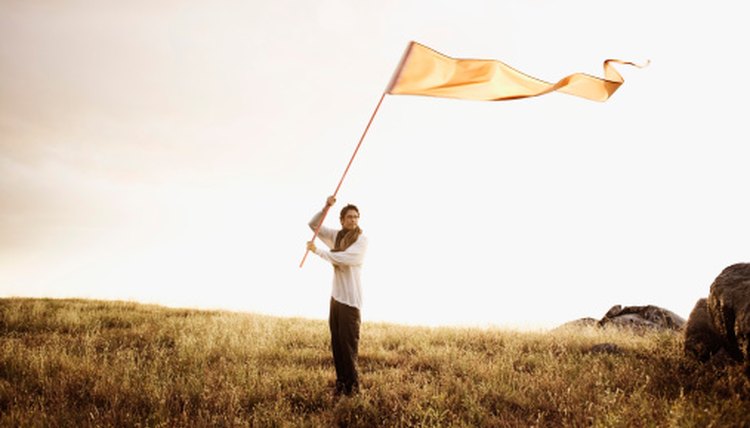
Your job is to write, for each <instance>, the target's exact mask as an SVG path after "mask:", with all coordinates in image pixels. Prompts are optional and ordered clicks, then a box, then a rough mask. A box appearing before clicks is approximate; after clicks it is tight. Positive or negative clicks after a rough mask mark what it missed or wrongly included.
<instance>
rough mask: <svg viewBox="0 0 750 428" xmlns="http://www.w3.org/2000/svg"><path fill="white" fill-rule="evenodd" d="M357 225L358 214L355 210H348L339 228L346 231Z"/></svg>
mask: <svg viewBox="0 0 750 428" xmlns="http://www.w3.org/2000/svg"><path fill="white" fill-rule="evenodd" d="M357 225H359V213H357V211H356V210H353V209H349V210H347V211H346V213H345V214H344V218H342V219H341V227H343V228H344V229H347V230H351V229H354V228H356V227H357Z"/></svg>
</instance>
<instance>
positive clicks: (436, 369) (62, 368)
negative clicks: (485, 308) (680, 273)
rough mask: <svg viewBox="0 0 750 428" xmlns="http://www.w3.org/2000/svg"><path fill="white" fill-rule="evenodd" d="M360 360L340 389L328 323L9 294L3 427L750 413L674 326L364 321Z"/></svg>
mask: <svg viewBox="0 0 750 428" xmlns="http://www.w3.org/2000/svg"><path fill="white" fill-rule="evenodd" d="M599 343H613V344H616V345H617V347H618V349H619V352H593V351H592V350H591V348H592V346H593V345H596V344H599ZM360 372H361V375H362V383H363V385H362V386H363V391H362V392H361V393H360V394H359V395H358V396H355V397H352V398H342V399H335V398H334V397H333V395H332V394H331V389H332V386H333V377H334V375H333V368H332V364H331V362H330V356H329V350H328V332H327V326H326V324H325V323H324V322H321V321H311V320H303V319H279V318H272V317H262V316H257V315H248V314H237V313H229V312H216V311H213V312H210V311H196V310H176V309H166V308H161V307H157V306H146V305H138V304H133V303H123V302H98V301H83V300H47V299H0V425H2V426H14V427H15V426H44V427H56V426H65V427H68V426H71V427H72V426H76V427H85V426H169V427H172V426H191V427H193V426H259V427H273V426H280V427H282V426H310V427H317V426H352V427H379V426H389V427H398V426H427V427H439V426H444V427H454V426H459V427H461V426H466V427H506V426H507V427H517V426H522V427H527V426H549V427H559V426H573V427H579V426H595V427H638V426H659V427H662V426H663V427H705V426H716V427H737V426H748V425H749V423H748V422H747V420H748V415H749V414H750V386H749V382H748V381H747V379H746V378H745V377H744V375H743V374H742V371H741V368H739V367H734V366H725V367H719V366H712V365H707V366H699V365H697V364H695V363H693V362H691V361H690V360H686V359H684V358H683V356H682V338H681V336H680V335H678V334H670V333H661V334H657V333H651V334H644V335H637V334H632V333H628V332H624V331H617V330H608V331H597V330H585V329H584V330H570V331H557V332H550V333H518V332H512V331H503V330H479V329H447V328H444V329H431V328H414V327H403V326H395V325H388V324H372V323H365V324H364V325H363V329H362V341H361V347H360Z"/></svg>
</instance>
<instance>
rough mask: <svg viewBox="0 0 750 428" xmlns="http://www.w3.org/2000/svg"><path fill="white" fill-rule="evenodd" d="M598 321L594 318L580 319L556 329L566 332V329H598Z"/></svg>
mask: <svg viewBox="0 0 750 428" xmlns="http://www.w3.org/2000/svg"><path fill="white" fill-rule="evenodd" d="M598 325H599V320H597V319H596V318H580V319H577V320H573V321H568V322H566V323H565V324H562V325H561V326H559V327H557V329H559V330H566V329H577V328H585V327H598Z"/></svg>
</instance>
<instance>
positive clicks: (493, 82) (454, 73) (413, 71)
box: [386, 42, 644, 101]
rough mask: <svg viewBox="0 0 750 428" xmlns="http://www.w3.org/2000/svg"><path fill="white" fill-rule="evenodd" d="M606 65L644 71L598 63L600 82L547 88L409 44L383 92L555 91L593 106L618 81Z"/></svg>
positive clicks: (504, 69) (472, 96) (497, 67)
mask: <svg viewBox="0 0 750 428" xmlns="http://www.w3.org/2000/svg"><path fill="white" fill-rule="evenodd" d="M612 63H617V64H626V65H632V66H635V67H639V68H641V67H644V66H640V65H637V64H634V63H632V62H626V61H620V60H617V59H608V60H606V61H604V78H599V77H594V76H591V75H588V74H583V73H575V74H571V75H570V76H567V77H564V78H562V79H561V80H560V81H558V82H557V83H554V84H553V83H548V82H545V81H544V80H540V79H537V78H535V77H531V76H529V75H528V74H524V73H522V72H520V71H518V70H516V69H514V68H512V67H510V66H508V65H507V64H504V63H502V62H500V61H496V60H487V59H456V58H451V57H448V56H445V55H443V54H441V53H439V52H436V51H434V50H432V49H430V48H428V47H427V46H424V45H422V44H419V43H417V42H411V43H410V44H409V47H408V48H407V49H406V53H404V56H403V58H402V59H401V64H400V65H399V67H398V69H397V70H396V73H395V74H394V75H393V79H392V80H391V83H390V85H389V86H388V89H387V90H386V93H389V94H394V95H427V96H434V97H444V98H459V99H466V100H482V101H501V100H512V99H518V98H528V97H536V96H539V95H543V94H546V93H549V92H553V91H558V92H564V93H566V94H570V95H575V96H578V97H583V98H587V99H590V100H594V101H606V100H607V99H608V98H609V97H610V96H611V95H612V94H613V93H614V92H615V91H616V90H617V88H619V87H620V85H622V83H623V82H624V80H623V78H622V76H621V75H620V73H618V72H617V70H615V69H614V67H613V66H612Z"/></svg>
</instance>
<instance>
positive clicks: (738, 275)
mask: <svg viewBox="0 0 750 428" xmlns="http://www.w3.org/2000/svg"><path fill="white" fill-rule="evenodd" d="M707 305H708V313H709V315H710V318H711V322H712V325H713V327H714V329H715V330H716V331H717V333H718V335H719V336H720V338H721V339H722V340H723V341H724V345H725V347H726V351H727V352H728V353H729V355H730V356H731V357H732V358H734V359H735V360H736V361H742V362H744V363H745V365H746V366H747V367H750V263H738V264H734V265H731V266H729V267H727V268H726V269H724V270H723V271H722V272H721V273H720V274H719V276H718V277H716V279H715V280H714V282H713V284H711V291H710V293H709V295H708V302H707Z"/></svg>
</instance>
